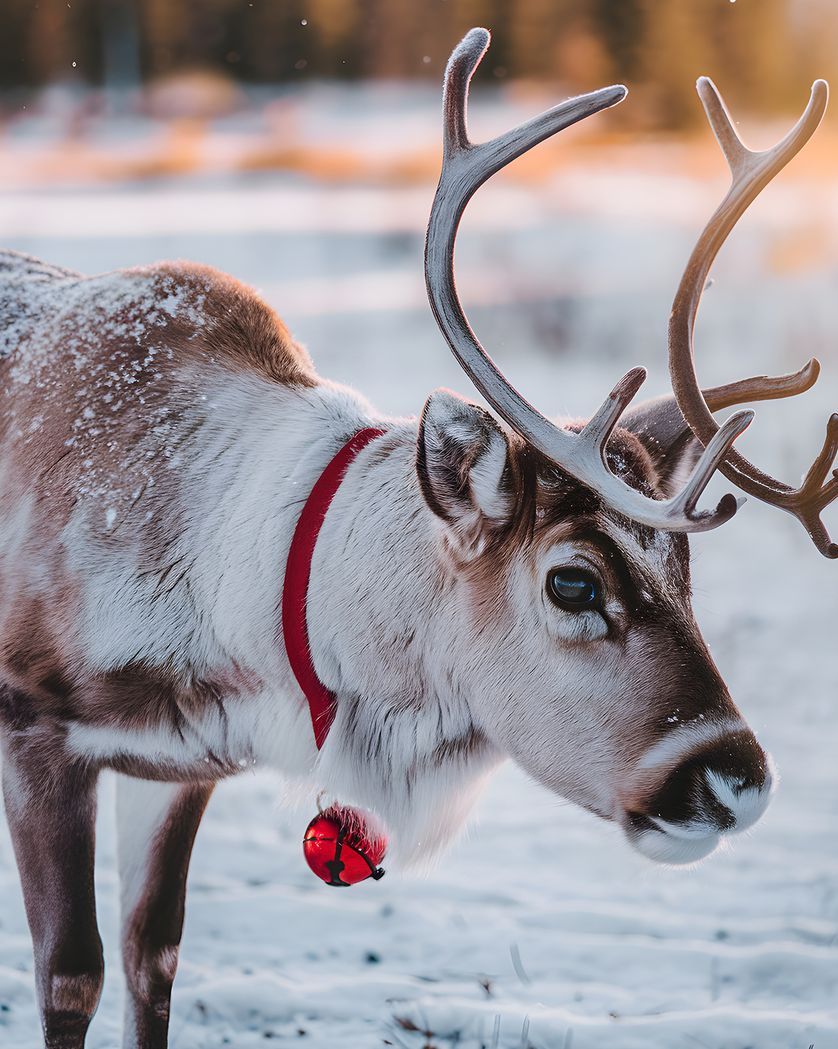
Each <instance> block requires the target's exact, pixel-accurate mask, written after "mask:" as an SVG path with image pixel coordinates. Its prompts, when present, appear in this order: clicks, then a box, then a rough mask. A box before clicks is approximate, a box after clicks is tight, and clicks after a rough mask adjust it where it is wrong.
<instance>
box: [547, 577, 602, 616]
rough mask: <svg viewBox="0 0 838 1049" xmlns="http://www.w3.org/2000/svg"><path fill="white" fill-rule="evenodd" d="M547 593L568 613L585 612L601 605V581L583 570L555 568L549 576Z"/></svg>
mask: <svg viewBox="0 0 838 1049" xmlns="http://www.w3.org/2000/svg"><path fill="white" fill-rule="evenodd" d="M547 593H548V594H549V596H550V598H551V599H552V600H553V601H554V602H555V603H556V604H557V605H558V606H559V608H563V609H564V610H565V611H566V612H584V611H585V609H588V608H596V606H597V605H598V604H599V598H600V585H599V580H598V579H597V578H596V576H594V575H593V574H592V573H591V572H586V571H585V570H584V569H582V568H554V569H553V570H552V572H550V574H549V575H548V576H547Z"/></svg>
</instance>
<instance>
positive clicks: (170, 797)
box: [116, 776, 183, 1049]
mask: <svg viewBox="0 0 838 1049" xmlns="http://www.w3.org/2000/svg"><path fill="white" fill-rule="evenodd" d="M182 789H183V787H182V786H181V784H179V783H156V782H150V781H147V780H139V779H129V778H128V777H126V776H119V777H118V778H117V789H116V813H117V861H118V865H119V890H120V915H121V921H122V925H123V927H124V926H125V925H126V924H127V923H128V921H129V920H130V918H131V915H132V914H133V912H134V909H135V907H136V906H137V903H138V902H139V901H140V899H141V897H142V894H143V889H144V887H145V885H146V880H147V878H148V864H149V859H150V856H151V853H152V848H153V843H154V838H155V836H156V835H157V834H158V832H159V831H160V829H161V828H162V826H163V825H164V823H165V821H166V817H167V815H168V813H169V811H170V809H171V807H172V805H173V804H174V802H175V799H176V798H177V796H178V794H179V792H180V791H181V790H182ZM158 963H162V965H164V966H165V967H166V968H167V969H168V970H170V971H171V973H172V975H174V971H175V969H176V968H177V949H176V948H174V947H167V948H165V953H164V955H163V956H162V957H161V958H159V959H158ZM123 1045H124V1047H125V1049H138V1042H137V1031H136V1027H135V1016H134V1008H133V1005H132V1002H131V999H130V996H129V995H128V994H126V996H125V1009H124V1023H123Z"/></svg>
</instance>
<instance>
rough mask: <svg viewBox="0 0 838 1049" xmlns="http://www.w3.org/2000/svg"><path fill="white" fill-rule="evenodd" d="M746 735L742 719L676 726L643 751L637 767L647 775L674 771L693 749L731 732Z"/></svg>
mask: <svg viewBox="0 0 838 1049" xmlns="http://www.w3.org/2000/svg"><path fill="white" fill-rule="evenodd" d="M747 731H748V726H747V725H746V724H745V722H744V721H742V720H741V719H728V718H725V719H724V720H721V721H716V720H715V719H714V720H709V719H708V720H704V719H703V718H702V719H700V720H697V721H689V722H687V723H685V724H677V723H676V724H674V725H673V729H672V731H671V732H669V733H668V734H667V735H666V736H663V737H662V738H661V739H659V740H658V741H657V742H656V743H654V744H653V745H652V746H651V747H650V748H649V749H648V750H647V751H646V753H645V754H644V755H643V756H642V757H641V759H640V761H639V762H638V764H637V767H638V769H643V770H647V771H651V770H662V769H668V768H674V767H675V765H677V764H678V761H679V760H680V759H681V758H683V757H684V756H685V755H687V754H688V753H689V752H690V751H691V750H695V748H696V747H700V746H702V745H703V744H705V743H712V742H713V741H714V740H717V739H722V738H723V737H724V736H726V735H728V734H729V733H731V732H747Z"/></svg>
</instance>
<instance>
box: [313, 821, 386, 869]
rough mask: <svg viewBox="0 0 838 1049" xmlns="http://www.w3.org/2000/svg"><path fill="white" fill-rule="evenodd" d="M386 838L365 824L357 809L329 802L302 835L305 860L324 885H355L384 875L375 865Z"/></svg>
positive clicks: (382, 856) (380, 856)
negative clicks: (326, 807) (327, 806)
mask: <svg viewBox="0 0 838 1049" xmlns="http://www.w3.org/2000/svg"><path fill="white" fill-rule="evenodd" d="M386 849H387V839H386V838H385V837H384V835H383V834H379V833H377V832H373V831H371V830H370V829H369V827H368V826H367V821H366V818H365V817H364V814H363V813H362V812H359V811H358V809H351V808H348V807H346V806H343V805H331V806H330V807H329V808H328V809H325V810H324V811H323V812H321V813H320V814H319V815H317V816H315V817H314V819H313V820H312V821H311V823H309V825H308V827H307V828H306V832H305V835H304V837H303V852H304V854H305V858H306V862H307V863H308V865H309V867H311V869H312V870H313V871H314V873H315V874H316V875H317V877H318V878H322V879H323V881H325V882H326V884H327V885H356V884H357V883H358V882H359V881H364V880H365V879H367V878H374V879H375V880H376V881H378V879H379V878H383V877H384V871H383V870H382V869H381V867H379V866H378V864H379V863H380V862H381V861H382V860H383V859H384V853H385V851H386Z"/></svg>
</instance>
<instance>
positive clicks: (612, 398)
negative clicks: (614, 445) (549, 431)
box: [576, 368, 646, 461]
mask: <svg viewBox="0 0 838 1049" xmlns="http://www.w3.org/2000/svg"><path fill="white" fill-rule="evenodd" d="M645 381H646V369H645V368H632V369H631V371H629V372H626V374H625V375H624V376H623V377H622V379H620V381H619V382H618V383H617V385H616V386H615V387H614V389H613V390H612V391H611V393H609V394H608V397H607V398H606V399H605V401H604V402H603V404H602V407H601V408H600V409H599V411H598V412H595V413H594V414H593V415H592V416H591V418H590V419H589V420H588V422H587V423H586V424H585V425H584V426H583V427H582V429H581V430H580V431H579V434H578V435H577V437H576V443H577V447H581V445H582V444H589V445H590V446H591V447H592V448H596V449H597V451H598V452H599V455H600V458H601V459H603V461H604V460H605V446H606V444H607V443H608V438H609V437H610V436H611V434H612V433H613V432H614V427H615V426H616V425H617V423H618V422H619V421H620V416H621V415H622V414H623V412H624V411H625V410H626V408H627V407H628V406H629V404H630V403H631V402H632V400H633V399H634V395H635V394H636V393H637V391H638V390H639V389H640V387H641V386H642V385H643V383H644V382H645Z"/></svg>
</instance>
